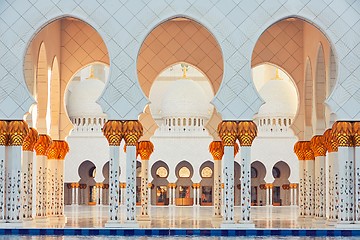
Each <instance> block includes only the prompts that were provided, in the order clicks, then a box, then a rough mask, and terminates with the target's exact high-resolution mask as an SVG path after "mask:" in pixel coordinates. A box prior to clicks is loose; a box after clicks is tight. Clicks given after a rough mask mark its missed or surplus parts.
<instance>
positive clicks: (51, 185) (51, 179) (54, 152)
mask: <svg viewBox="0 0 360 240" xmlns="http://www.w3.org/2000/svg"><path fill="white" fill-rule="evenodd" d="M46 156H47V169H48V172H49V175H48V176H47V180H48V182H47V203H46V204H47V206H46V210H47V212H46V215H47V217H54V216H57V214H58V212H57V206H56V201H57V200H58V196H57V193H58V191H57V184H58V183H57V182H58V179H57V171H58V169H57V162H58V157H59V144H58V142H57V141H52V143H51V145H50V146H49V147H48V149H47V151H46Z"/></svg>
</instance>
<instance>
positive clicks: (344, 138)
mask: <svg viewBox="0 0 360 240" xmlns="http://www.w3.org/2000/svg"><path fill="white" fill-rule="evenodd" d="M332 132H333V134H334V135H335V138H336V141H337V143H338V158H339V160H338V161H339V165H338V167H339V168H338V173H339V180H338V182H339V203H338V205H339V211H338V222H337V226H339V227H343V226H344V225H348V224H351V223H353V221H354V207H355V206H354V202H352V201H351V196H350V195H353V194H354V190H353V188H354V159H353V154H352V152H353V150H354V149H353V139H352V135H353V128H352V124H351V122H335V123H334V125H333V127H332Z"/></svg>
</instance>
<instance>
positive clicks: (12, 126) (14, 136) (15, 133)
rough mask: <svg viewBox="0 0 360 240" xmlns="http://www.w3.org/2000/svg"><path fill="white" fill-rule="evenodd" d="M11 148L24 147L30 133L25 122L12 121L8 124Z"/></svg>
mask: <svg viewBox="0 0 360 240" xmlns="http://www.w3.org/2000/svg"><path fill="white" fill-rule="evenodd" d="M8 133H9V141H8V145H9V146H22V144H23V142H24V139H25V137H26V135H28V133H29V126H28V124H27V123H26V122H25V121H22V120H21V121H10V122H9V124H8Z"/></svg>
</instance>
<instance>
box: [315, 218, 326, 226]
mask: <svg viewBox="0 0 360 240" xmlns="http://www.w3.org/2000/svg"><path fill="white" fill-rule="evenodd" d="M312 222H313V224H315V225H325V224H326V218H323V217H315V218H314V219H313V221H312Z"/></svg>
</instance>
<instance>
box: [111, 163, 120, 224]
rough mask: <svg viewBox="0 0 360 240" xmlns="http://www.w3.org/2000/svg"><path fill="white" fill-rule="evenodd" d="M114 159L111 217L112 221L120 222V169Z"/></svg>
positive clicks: (112, 166)
mask: <svg viewBox="0 0 360 240" xmlns="http://www.w3.org/2000/svg"><path fill="white" fill-rule="evenodd" d="M114 161H115V160H114V158H111V159H110V187H109V191H110V201H109V205H110V207H109V212H110V214H109V217H110V221H118V220H119V216H118V208H119V172H118V171H119V167H118V164H115V163H114Z"/></svg>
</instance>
